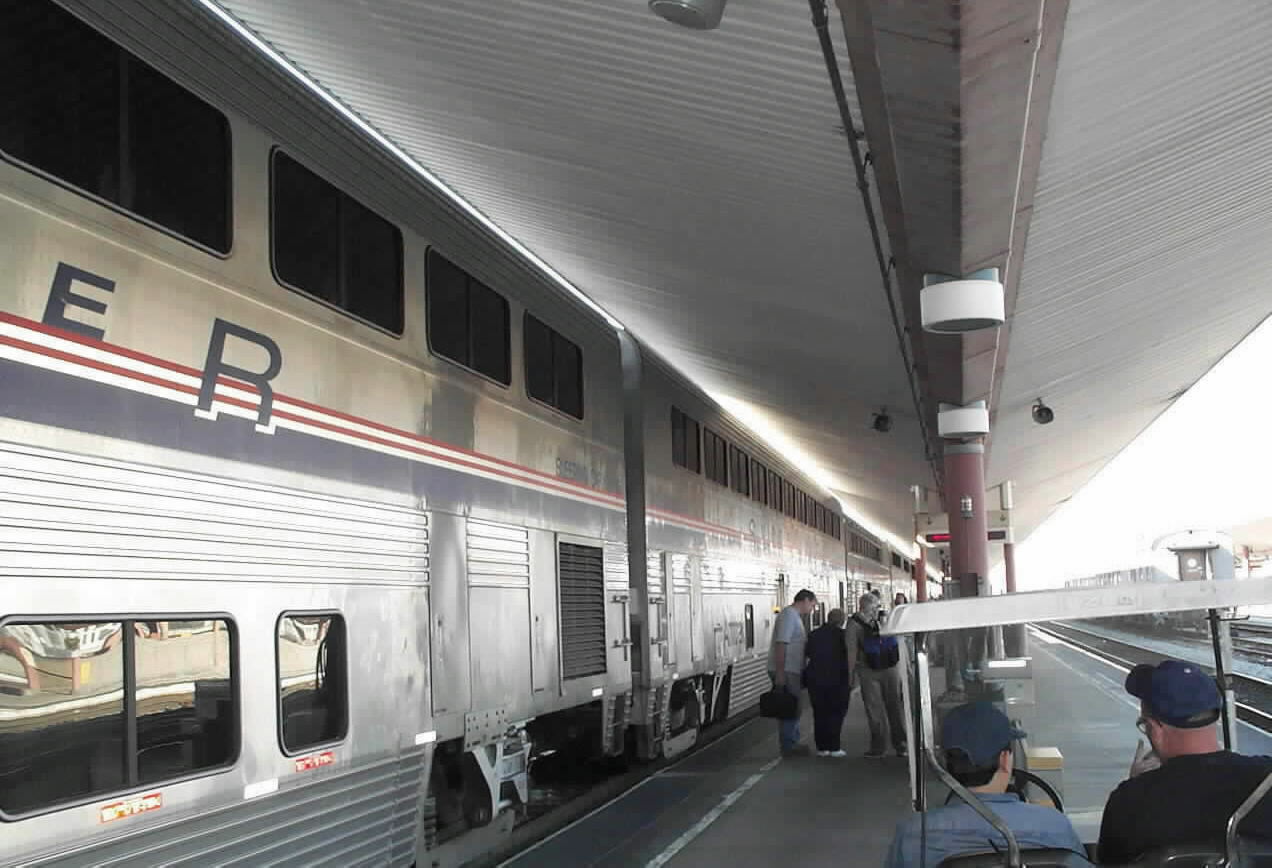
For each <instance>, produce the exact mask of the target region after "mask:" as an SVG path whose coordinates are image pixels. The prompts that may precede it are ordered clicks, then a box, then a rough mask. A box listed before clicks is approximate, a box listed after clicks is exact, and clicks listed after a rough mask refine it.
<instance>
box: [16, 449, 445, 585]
mask: <svg viewBox="0 0 1272 868" xmlns="http://www.w3.org/2000/svg"><path fill="white" fill-rule="evenodd" d="M0 490H3V491H4V492H5V498H4V503H3V505H2V512H3V514H5V515H7V517H8V520H7V521H3V522H0V549H3V550H4V551H5V552H6V557H5V558H4V560H3V563H0V575H14V576H22V577H26V578H29V579H31V580H33V581H34V580H38V577H40V576H46V575H47V576H54V575H56V576H82V577H84V578H91V579H95V580H96V579H102V578H167V579H196V580H211V581H227V580H229V581H233V580H240V581H269V582H288V581H294V582H304V583H310V582H326V581H331V582H349V581H355V582H358V583H362V584H425V583H427V581H428V576H429V572H428V568H429V559H428V558H429V537H428V515H427V513H425V512H424V511H423V510H412V509H404V508H401V507H395V506H392V505H389V504H385V503H371V502H369V501H359V500H353V499H350V498H344V497H335V496H331V495H319V494H309V493H304V492H300V491H297V490H294V489H284V488H280V487H276V486H268V485H263V484H257V483H251V482H246V481H239V480H232V479H218V478H216V477H212V476H208V475H204V474H198V475H196V474H191V473H182V472H179V471H175V470H164V469H162V468H155V467H144V466H141V465H136V464H126V463H124V462H118V461H109V460H105V459H100V458H91V459H88V458H86V459H82V460H81V459H78V458H76V457H74V456H70V455H67V454H65V453H52V452H46V451H44V450H39V449H34V448H29V447H21V446H16V445H14V446H4V447H2V448H0Z"/></svg>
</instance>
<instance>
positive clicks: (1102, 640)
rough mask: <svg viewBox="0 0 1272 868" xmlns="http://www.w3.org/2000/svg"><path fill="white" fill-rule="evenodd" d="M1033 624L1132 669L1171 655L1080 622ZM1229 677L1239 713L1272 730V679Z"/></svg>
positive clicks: (1204, 667) (1255, 724)
mask: <svg viewBox="0 0 1272 868" xmlns="http://www.w3.org/2000/svg"><path fill="white" fill-rule="evenodd" d="M1032 626H1033V627H1034V628H1035V629H1037V630H1041V631H1042V632H1044V633H1049V634H1051V635H1052V636H1055V637H1056V638H1059V639H1063V640H1064V641H1066V642H1069V643H1070V644H1072V645H1076V646H1077V647H1079V648H1081V649H1083V650H1084V651H1087V652H1089V653H1091V654H1094V655H1096V656H1097V657H1101V658H1103V659H1105V660H1108V661H1110V662H1112V663H1116V664H1117V665H1119V666H1122V667H1124V668H1126V669H1128V670H1129V669H1130V668H1131V667H1132V666H1135V665H1137V664H1139V663H1149V664H1157V663H1160V662H1161V661H1163V660H1166V659H1167V658H1168V657H1169V656H1170V655H1168V654H1162V653H1160V652H1158V651H1153V650H1150V649H1148V648H1143V647H1141V646H1139V645H1134V644H1132V643H1130V642H1126V641H1123V640H1120V639H1114V638H1112V637H1110V636H1106V635H1104V634H1103V633H1100V632H1097V631H1095V630H1091V629H1089V628H1086V627H1084V626H1082V625H1079V624H1074V623H1065V624H1057V623H1055V622H1045V623H1040V624H1034V625H1032ZM1268 638H1269V640H1272V631H1270V632H1269V634H1268ZM1201 665H1202V668H1203V669H1205V670H1206V671H1208V672H1210V673H1211V674H1212V675H1213V674H1214V667H1213V666H1206V665H1205V664H1201ZM1228 677H1229V678H1230V679H1231V681H1232V685H1233V689H1234V691H1235V692H1236V696H1237V717H1238V718H1240V719H1241V720H1244V721H1245V722H1246V723H1249V724H1250V725H1251V726H1256V727H1258V728H1259V729H1262V730H1265V731H1267V732H1272V713H1270V712H1268V711H1264V710H1263V709H1272V681H1265V680H1263V679H1262V678H1255V677H1254V676H1251V675H1242V674H1240V673H1235V672H1234V673H1229V676H1228Z"/></svg>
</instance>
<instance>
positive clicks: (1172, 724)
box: [1099, 660, 1272, 863]
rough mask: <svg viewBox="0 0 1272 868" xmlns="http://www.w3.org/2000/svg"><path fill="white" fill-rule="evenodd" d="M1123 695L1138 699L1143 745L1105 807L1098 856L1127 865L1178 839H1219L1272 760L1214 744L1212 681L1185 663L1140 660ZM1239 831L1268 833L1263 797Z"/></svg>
mask: <svg viewBox="0 0 1272 868" xmlns="http://www.w3.org/2000/svg"><path fill="white" fill-rule="evenodd" d="M1126 692H1127V693H1129V694H1131V695H1132V696H1134V697H1136V698H1137V699H1139V701H1140V716H1139V719H1138V720H1137V721H1135V725H1136V727H1138V728H1139V731H1140V732H1142V733H1144V735H1146V736H1148V742H1149V745H1150V746H1151V747H1152V751H1151V753H1150V754H1148V755H1147V756H1146V755H1145V754H1144V752H1143V747H1144V745H1143V742H1140V743H1139V745H1138V746H1137V749H1136V752H1135V762H1134V763H1133V764H1132V766H1131V777H1130V778H1128V779H1127V780H1125V781H1123V782H1122V783H1121V784H1119V785H1118V787H1117V789H1116V790H1114V791H1113V793H1112V794H1111V795H1110V796H1109V801H1108V804H1107V805H1105V807H1104V821H1103V824H1102V825H1101V826H1100V854H1099V855H1100V861H1101V862H1114V863H1122V862H1130V861H1132V860H1133V859H1135V858H1136V857H1137V856H1139V855H1141V854H1142V853H1144V852H1146V851H1148V850H1151V849H1155V848H1158V847H1168V846H1171V845H1176V844H1211V845H1215V846H1218V845H1220V844H1221V843H1222V841H1223V837H1224V832H1225V830H1226V829H1227V825H1228V818H1229V817H1231V816H1232V814H1233V812H1234V811H1236V810H1237V807H1238V806H1239V805H1240V804H1241V803H1242V802H1243V801H1245V799H1246V797H1247V796H1249V795H1250V793H1251V792H1252V791H1253V790H1254V788H1255V787H1257V786H1258V785H1259V782H1260V781H1262V780H1263V779H1264V777H1266V776H1267V775H1268V773H1269V772H1272V757H1266V756H1257V757H1256V756H1242V755H1241V754H1236V753H1232V752H1231V751H1227V750H1220V749H1219V735H1218V732H1217V727H1216V726H1215V724H1216V723H1217V722H1218V720H1219V711H1220V708H1221V707H1222V705H1223V702H1222V700H1221V699H1220V696H1219V688H1218V687H1217V686H1216V685H1215V680H1214V679H1213V678H1211V677H1210V676H1209V675H1208V674H1206V673H1205V672H1204V671H1203V670H1202V669H1201V667H1200V666H1198V665H1197V664H1195V663H1188V662H1185V661H1183V660H1163V661H1162V662H1161V663H1158V664H1157V665H1156V666H1150V665H1148V664H1147V663H1141V664H1140V665H1138V666H1136V667H1135V668H1134V669H1132V670H1131V671H1130V674H1128V675H1127V676H1126ZM1239 831H1240V832H1241V833H1242V834H1244V835H1249V836H1251V837H1257V838H1272V807H1270V806H1269V805H1268V804H1267V803H1266V800H1265V802H1264V803H1260V804H1259V805H1257V806H1256V807H1255V809H1254V811H1252V812H1251V813H1250V814H1249V816H1247V817H1246V819H1245V820H1244V821H1243V822H1242V824H1241V828H1240V830H1239Z"/></svg>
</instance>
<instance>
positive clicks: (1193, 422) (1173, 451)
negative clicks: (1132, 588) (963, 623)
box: [992, 318, 1272, 590]
mask: <svg viewBox="0 0 1272 868" xmlns="http://www.w3.org/2000/svg"><path fill="white" fill-rule="evenodd" d="M1270 362H1272V318H1269V319H1268V320H1265V321H1264V322H1263V323H1262V324H1261V325H1260V326H1259V327H1258V328H1257V329H1255V331H1254V332H1252V333H1251V334H1250V335H1249V336H1247V337H1246V339H1245V340H1244V341H1242V342H1241V343H1240V344H1238V345H1237V347H1236V348H1234V349H1233V350H1232V351H1231V352H1230V353H1228V355H1226V356H1225V357H1224V358H1223V359H1222V360H1220V362H1219V363H1218V364H1217V365H1215V367H1214V368H1212V369H1211V370H1210V371H1209V372H1208V373H1207V374H1206V375H1205V376H1203V377H1202V378H1201V379H1200V380H1199V381H1197V383H1196V384H1195V385H1194V386H1193V387H1192V388H1191V389H1189V390H1188V391H1187V392H1186V393H1185V394H1184V395H1183V396H1181V397H1180V398H1179V399H1178V400H1177V401H1176V402H1175V403H1174V404H1173V405H1172V406H1171V407H1170V408H1168V409H1167V410H1166V411H1165V412H1164V413H1162V415H1161V416H1159V417H1158V418H1157V420H1156V421H1154V422H1153V424H1151V425H1150V426H1149V427H1148V428H1146V429H1145V430H1144V432H1143V433H1142V434H1140V436H1139V437H1138V438H1136V439H1135V440H1134V441H1132V442H1131V444H1130V445H1129V446H1127V448H1126V449H1124V450H1123V451H1122V452H1121V453H1119V454H1118V455H1117V456H1116V457H1115V458H1114V459H1113V460H1112V461H1110V462H1109V463H1108V464H1107V465H1106V466H1105V467H1104V469H1103V470H1101V471H1100V472H1099V473H1098V474H1097V475H1096V476H1095V477H1094V478H1093V479H1092V480H1091V481H1090V482H1089V483H1087V485H1086V486H1085V487H1083V488H1082V489H1080V490H1079V491H1078V492H1077V493H1076V494H1075V495H1074V496H1073V497H1072V498H1071V499H1070V500H1069V501H1068V502H1067V503H1066V504H1064V505H1063V506H1062V507H1060V509H1058V510H1057V511H1056V512H1055V513H1053V514H1052V516H1051V517H1050V518H1049V519H1048V520H1047V521H1046V522H1044V523H1043V524H1042V525H1040V526H1039V527H1038V529H1037V530H1035V531H1034V532H1033V533H1032V534H1030V536H1029V538H1028V539H1026V540H1024V541H1023V542H1021V543H1018V544H1017V546H1016V575H1017V585H1018V586H1019V588H1020V589H1021V590H1032V589H1037V588H1044V587H1051V586H1055V585H1060V584H1063V582H1064V580H1065V579H1068V578H1079V577H1082V576H1087V575H1093V574H1095V573H1100V572H1104V571H1106V570H1115V569H1121V568H1123V567H1131V566H1141V565H1146V564H1154V563H1156V564H1159V565H1163V566H1166V565H1171V566H1172V569H1171V572H1172V574H1173V572H1174V570H1173V558H1171V557H1169V556H1168V555H1167V556H1163V555H1160V554H1157V555H1155V554H1154V552H1153V548H1152V545H1153V542H1154V541H1155V540H1157V539H1159V538H1160V537H1162V536H1164V535H1166V534H1169V533H1174V532H1176V531H1179V530H1184V529H1201V530H1219V531H1225V532H1231V530H1232V529H1233V528H1234V527H1238V526H1241V525H1244V524H1248V523H1250V522H1253V521H1257V520H1259V519H1266V518H1272V460H1270V456H1269V448H1270V441H1272V438H1270V437H1269V435H1270V434H1272V396H1269V392H1268V370H1269V367H1270V365H1269V363H1270ZM1238 542H1240V540H1238ZM1238 575H1242V573H1240V572H1239V573H1238ZM992 578H994V579H995V581H996V583H1001V581H1002V568H1001V566H999V567H998V568H996V569H995V571H994V574H993V576H992Z"/></svg>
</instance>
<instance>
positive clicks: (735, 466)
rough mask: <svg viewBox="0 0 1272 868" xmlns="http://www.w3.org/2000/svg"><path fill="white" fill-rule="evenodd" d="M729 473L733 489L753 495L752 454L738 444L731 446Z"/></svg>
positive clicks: (739, 492)
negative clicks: (748, 453)
mask: <svg viewBox="0 0 1272 868" xmlns="http://www.w3.org/2000/svg"><path fill="white" fill-rule="evenodd" d="M729 475H730V478H731V479H732V480H733V490H734V491H736V492H737V493H738V494H741V495H744V496H746V497H750V496H751V456H749V455H747V454H746V453H745V452H743V451H742V450H741V449H739V448H738V447H736V446H730V447H729Z"/></svg>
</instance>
